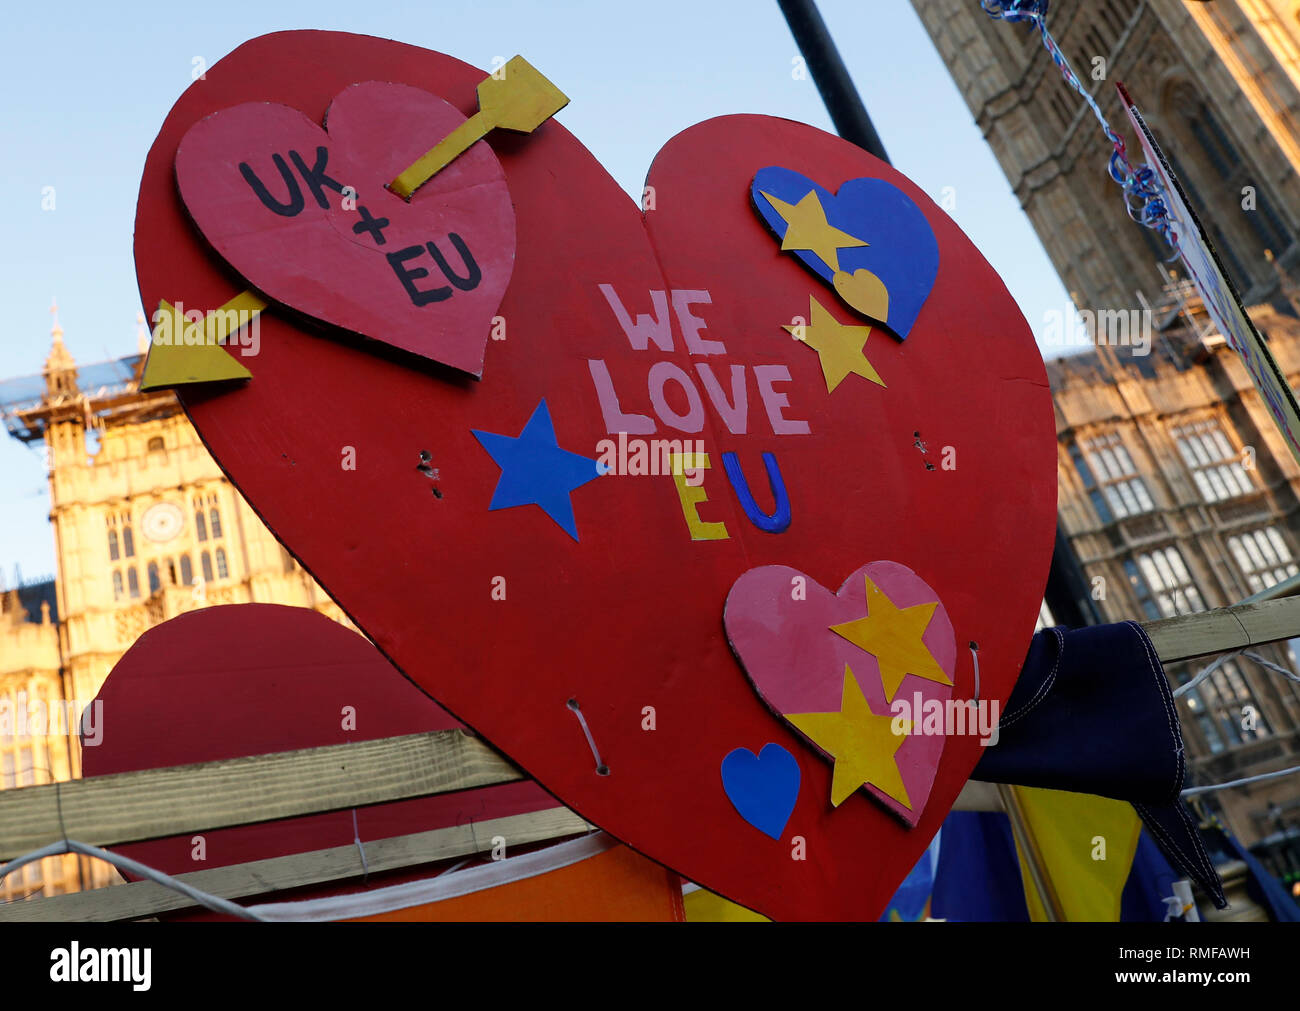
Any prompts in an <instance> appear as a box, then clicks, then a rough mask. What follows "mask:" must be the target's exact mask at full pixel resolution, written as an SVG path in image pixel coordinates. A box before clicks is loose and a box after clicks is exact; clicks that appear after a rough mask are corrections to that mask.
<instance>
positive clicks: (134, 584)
mask: <svg viewBox="0 0 1300 1011" xmlns="http://www.w3.org/2000/svg"><path fill="white" fill-rule="evenodd" d="M126 588H127V590H129V591H130V593H131V596H132V597H138V596H140V577H139V576H137V575H136V574H135V567H134V566H132V567H131V568H129V569H127V570H126Z"/></svg>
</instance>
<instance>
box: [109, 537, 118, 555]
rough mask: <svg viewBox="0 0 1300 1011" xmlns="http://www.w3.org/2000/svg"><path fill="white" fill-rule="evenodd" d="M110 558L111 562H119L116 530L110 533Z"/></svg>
mask: <svg viewBox="0 0 1300 1011" xmlns="http://www.w3.org/2000/svg"><path fill="white" fill-rule="evenodd" d="M108 558H109V561H113V562H115V561H117V558H118V550H117V531H116V530H110V531H109V532H108Z"/></svg>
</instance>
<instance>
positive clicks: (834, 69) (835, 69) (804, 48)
mask: <svg viewBox="0 0 1300 1011" xmlns="http://www.w3.org/2000/svg"><path fill="white" fill-rule="evenodd" d="M776 2H777V4H778V5H779V6H780V7H781V13H782V14H784V15H785V21H786V24H788V25H789V26H790V34H791V35H793V36H794V41H795V43H796V44H797V45H798V46H799V52H800V53H801V54H802V55H803V59H804V63H806V64H807V65H808V71H809V72H810V73H811V74H812V79H813V83H814V84H815V85H817V91H818V93H819V94H820V95H821V96H822V102H824V103H825V105H826V111H827V112H829V113H830V114H831V122H832V123H834V124H835V130H836V132H837V133H838V134H839V135H840V136H841V137H843V138H844V139H845V140H847V141H851V142H852V143H854V144H856V145H858V147H860V148H863V149H864V150H866V151H868V152H870V153H871V154H874V155H875V156H876V157H877V158H879V159H880V160H881V161H889V155H888V154H886V153H885V145H884V144H882V143H881V142H880V135H879V134H877V133H876V128H875V126H873V125H872V122H871V117H870V116H868V115H867V109H866V106H864V105H863V104H862V98H861V96H860V95H858V89H857V88H855V87H854V86H853V79H852V78H851V77H849V72H848V70H846V69H845V67H844V61H843V60H842V59H840V52H839V50H838V49H836V48H835V41H834V39H832V38H831V34H830V32H828V31H827V30H826V22H825V21H823V20H822V16H821V12H820V11H819V10H817V4H816V3H815V2H814V0H776Z"/></svg>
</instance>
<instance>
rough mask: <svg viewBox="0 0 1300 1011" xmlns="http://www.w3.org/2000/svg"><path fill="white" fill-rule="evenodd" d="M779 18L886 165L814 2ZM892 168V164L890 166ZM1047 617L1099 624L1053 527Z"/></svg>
mask: <svg viewBox="0 0 1300 1011" xmlns="http://www.w3.org/2000/svg"><path fill="white" fill-rule="evenodd" d="M776 2H777V5H778V6H779V7H780V8H781V13H782V14H784V15H785V21H786V24H788V25H789V26H790V34H791V35H793V36H794V41H795V43H796V44H797V45H798V46H799V52H800V53H801V54H802V55H803V59H804V62H805V63H806V64H807V65H808V70H809V72H810V73H811V74H812V79H813V83H814V84H816V85H817V92H818V93H819V94H820V95H821V97H822V102H823V103H825V105H826V111H827V112H829V113H830V116H831V122H832V123H834V124H835V130H836V132H838V133H839V135H840V136H841V137H843V138H844V139H845V140H847V141H850V142H852V143H854V144H857V145H858V147H860V148H863V149H864V150H866V151H867V152H869V153H871V154H873V155H875V156H876V157H877V158H879V159H880V160H881V161H885V162H889V155H888V154H887V153H886V151H885V145H884V144H882V143H881V142H880V135H879V134H877V133H876V128H875V126H874V125H873V124H872V122H871V117H870V116H868V115H867V108H866V106H865V105H863V104H862V96H861V95H859V94H858V89H857V88H856V87H854V85H853V79H852V78H851V77H849V72H848V70H847V69H846V68H845V66H844V61H843V60H842V59H840V52H839V50H838V49H836V48H835V41H834V40H833V39H832V38H831V35H830V32H828V31H827V30H826V22H825V21H823V20H822V16H821V12H820V11H818V10H817V4H816V0H776ZM890 164H892V162H890ZM1044 596H1045V599H1046V601H1047V606H1048V608H1049V609H1050V610H1051V612H1052V616H1053V617H1054V618H1055V619H1056V620H1057V621H1058V622H1060V623H1061V624H1063V625H1073V626H1079V625H1095V624H1097V623H1099V622H1100V621H1101V620H1102V616H1101V614H1100V613H1098V610H1097V605H1096V604H1095V603H1094V602H1093V599H1092V594H1091V593H1090V592H1089V584H1088V580H1087V577H1086V576H1085V575H1084V572H1083V568H1082V566H1080V565H1079V559H1078V558H1077V557H1076V556H1075V554H1074V549H1073V548H1072V547H1071V546H1070V539H1069V538H1068V537H1066V536H1065V532H1064V531H1063V530H1062V529H1061V525H1060V520H1059V518H1058V520H1057V526H1056V545H1055V548H1054V550H1053V551H1052V568H1051V571H1050V573H1049V575H1048V577H1047V590H1046V593H1045V595H1044Z"/></svg>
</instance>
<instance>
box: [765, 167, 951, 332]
mask: <svg viewBox="0 0 1300 1011" xmlns="http://www.w3.org/2000/svg"><path fill="white" fill-rule="evenodd" d="M749 193H750V199H751V200H752V201H753V204H754V209H755V210H756V211H757V212H758V214H759V217H761V218H762V219H763V222H764V223H765V224H766V225H767V227H768V228H769V229H771V231H772V233H773V234H774V235H776V237H777V238H778V239H780V240H781V248H782V249H783V250H785V251H787V252H791V253H793V254H794V255H795V256H796V257H797V258H798V259H799V261H800V262H801V263H803V265H804V266H805V267H807V268H808V269H809V270H811V271H812V272H813V273H814V274H816V275H817V276H818V277H820V278H821V279H822V280H823V281H825V282H826V283H827V284H829V285H831V286H832V287H834V288H835V290H836V291H837V292H838V293H839V295H840V297H841V298H842V299H844V301H846V302H847V303H848V304H849V305H851V306H853V307H854V308H855V309H856V310H857V311H858V312H860V313H861V314H862V315H864V316H866V317H867V318H869V319H871V320H872V321H873V322H876V323H882V324H884V325H885V326H886V327H888V329H889V330H890V331H891V332H892V333H893V335H894V336H895V337H897V338H899V339H900V340H903V339H905V338H906V337H907V335H908V333H909V332H910V331H911V329H912V326H913V325H914V324H915V323H916V318H917V316H919V315H920V313H921V307H922V306H923V305H924V304H925V300H926V299H927V298H929V297H930V291H931V290H932V289H933V288H934V280H935V278H936V277H937V276H938V274H939V243H938V240H937V239H936V238H935V235H934V229H932V228H931V227H930V222H929V221H928V220H927V219H926V216H925V214H924V212H922V210H921V209H920V208H919V207H917V205H916V203H915V201H913V200H912V198H911V197H909V196H908V195H907V194H906V193H904V192H903V191H902V190H900V189H899V188H898V187H897V186H894V185H893V184H892V183H888V182H885V180H883V179H872V178H865V177H864V178H858V179H850V180H849V181H848V182H846V183H845V184H844V185H843V186H841V187H840V189H839V192H838V193H831V191H830V190H828V189H826V188H825V187H823V186H819V185H817V183H815V182H813V181H812V180H811V179H809V178H808V177H807V176H805V175H803V174H801V173H799V172H795V171H793V170H792V169H788V168H782V167H780V166H776V165H770V166H768V167H767V168H762V169H759V170H758V172H757V173H755V175H754V181H753V183H752V184H751V185H750V191H749ZM809 219H811V220H813V221H815V222H816V224H817V227H816V228H815V229H814V230H813V231H815V233H816V234H815V235H814V236H811V237H810V236H809V234H808V229H805V228H801V227H800V222H806V221H808V220H809ZM814 247H815V248H814ZM818 250H819V251H818ZM827 258H829V259H830V260H831V261H832V262H827ZM863 285H868V290H869V294H870V297H866V298H863V297H856V298H855V297H854V296H853V294H851V292H852V291H853V289H854V288H855V287H856V288H857V289H858V290H859V291H860V290H861V288H862V286H863ZM886 306H887V309H886Z"/></svg>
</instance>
